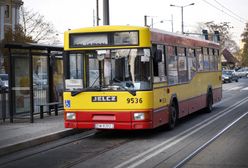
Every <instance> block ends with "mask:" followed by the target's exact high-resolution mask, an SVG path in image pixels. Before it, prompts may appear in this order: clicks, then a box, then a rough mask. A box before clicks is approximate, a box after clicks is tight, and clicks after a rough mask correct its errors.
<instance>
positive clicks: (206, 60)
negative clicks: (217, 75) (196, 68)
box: [203, 48, 210, 71]
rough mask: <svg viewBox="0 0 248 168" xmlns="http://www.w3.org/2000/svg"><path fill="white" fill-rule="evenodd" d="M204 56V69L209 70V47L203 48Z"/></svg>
mask: <svg viewBox="0 0 248 168" xmlns="http://www.w3.org/2000/svg"><path fill="white" fill-rule="evenodd" d="M203 56H204V64H203V68H204V71H209V68H210V66H209V65H210V64H209V62H210V61H209V49H208V48H203Z"/></svg>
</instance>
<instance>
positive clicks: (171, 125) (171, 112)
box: [168, 103, 177, 130]
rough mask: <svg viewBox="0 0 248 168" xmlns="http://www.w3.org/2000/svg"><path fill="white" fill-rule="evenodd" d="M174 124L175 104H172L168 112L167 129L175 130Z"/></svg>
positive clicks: (175, 115) (175, 118) (175, 119)
mask: <svg viewBox="0 0 248 168" xmlns="http://www.w3.org/2000/svg"><path fill="white" fill-rule="evenodd" d="M176 122H177V108H176V104H175V103H172V105H171V106H170V110H169V122H168V129H169V130H172V129H173V128H175V126H176Z"/></svg>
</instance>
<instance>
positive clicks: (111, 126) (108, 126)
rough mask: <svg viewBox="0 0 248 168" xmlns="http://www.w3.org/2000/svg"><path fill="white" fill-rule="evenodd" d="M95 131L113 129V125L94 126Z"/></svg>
mask: <svg viewBox="0 0 248 168" xmlns="http://www.w3.org/2000/svg"><path fill="white" fill-rule="evenodd" d="M95 128H97V129H114V124H95Z"/></svg>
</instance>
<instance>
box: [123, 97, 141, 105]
mask: <svg viewBox="0 0 248 168" xmlns="http://www.w3.org/2000/svg"><path fill="white" fill-rule="evenodd" d="M141 103H143V99H142V98H127V104H141Z"/></svg>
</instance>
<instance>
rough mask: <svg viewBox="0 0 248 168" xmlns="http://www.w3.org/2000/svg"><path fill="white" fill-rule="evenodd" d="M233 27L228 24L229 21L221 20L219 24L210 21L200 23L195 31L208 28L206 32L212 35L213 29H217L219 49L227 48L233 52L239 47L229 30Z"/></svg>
mask: <svg viewBox="0 0 248 168" xmlns="http://www.w3.org/2000/svg"><path fill="white" fill-rule="evenodd" d="M232 28H233V27H232V26H230V24H229V22H221V23H219V24H216V23H214V22H213V21H211V22H206V23H200V24H199V26H198V28H197V31H198V32H199V31H201V30H203V29H206V30H208V33H209V34H211V35H213V34H214V31H219V33H220V49H221V51H223V50H224V49H225V48H226V49H228V50H229V51H230V52H231V53H233V54H235V53H238V52H239V47H238V45H237V43H236V42H235V41H234V40H233V39H232V34H231V33H230V30H231V29H232Z"/></svg>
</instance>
